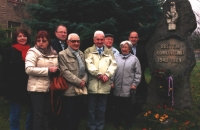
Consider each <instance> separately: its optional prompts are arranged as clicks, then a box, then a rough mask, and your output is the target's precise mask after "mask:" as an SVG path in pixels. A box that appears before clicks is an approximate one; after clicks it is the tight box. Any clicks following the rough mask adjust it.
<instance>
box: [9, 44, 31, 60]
mask: <svg viewBox="0 0 200 130" xmlns="http://www.w3.org/2000/svg"><path fill="white" fill-rule="evenodd" d="M12 47H13V48H15V49H17V50H18V51H21V53H22V60H24V61H25V57H26V53H27V51H28V49H29V48H30V46H29V45H22V44H18V43H17V44H14V45H12Z"/></svg>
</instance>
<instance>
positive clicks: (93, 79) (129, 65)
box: [2, 25, 147, 130]
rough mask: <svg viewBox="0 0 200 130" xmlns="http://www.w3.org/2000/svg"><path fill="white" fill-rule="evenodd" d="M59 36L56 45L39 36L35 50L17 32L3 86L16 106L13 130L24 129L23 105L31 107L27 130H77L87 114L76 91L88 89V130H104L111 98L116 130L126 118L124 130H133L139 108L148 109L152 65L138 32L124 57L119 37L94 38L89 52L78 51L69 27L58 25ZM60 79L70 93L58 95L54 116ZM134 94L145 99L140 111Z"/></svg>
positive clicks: (22, 32)
mask: <svg viewBox="0 0 200 130" xmlns="http://www.w3.org/2000/svg"><path fill="white" fill-rule="evenodd" d="M55 36H56V39H54V40H51V38H50V34H49V33H48V32H47V31H45V30H40V31H39V32H38V33H37V34H36V37H35V45H34V47H32V48H30V45H29V44H30V37H29V34H28V32H27V31H26V30H25V29H17V30H16V32H15V33H14V35H13V42H12V47H11V48H9V49H7V50H5V51H4V55H3V56H2V68H3V71H2V75H4V76H3V80H2V81H3V86H5V88H6V89H5V90H6V91H5V93H4V97H5V98H7V99H9V100H10V103H11V105H10V129H11V130H19V129H20V108H21V104H22V103H27V104H28V106H29V108H30V111H29V113H28V117H27V122H26V130H53V129H57V130H78V126H79V122H80V115H81V114H82V113H85V112H84V111H83V110H84V109H83V108H82V106H81V104H82V102H83V99H84V98H83V96H81V95H79V94H77V92H76V91H75V88H79V89H81V88H83V87H85V86H86V88H87V91H88V95H87V98H88V100H87V103H88V116H87V122H88V123H87V129H89V130H103V128H104V125H105V111H106V107H107V106H109V104H108V103H109V102H110V101H109V100H111V99H109V97H110V96H111V97H112V100H113V101H111V102H113V103H112V106H111V108H113V111H114V112H115V114H114V118H112V119H113V125H114V127H119V126H120V125H121V124H120V123H121V117H125V118H124V120H125V129H127V130H128V129H130V128H131V127H132V124H133V120H132V118H133V116H134V113H135V114H136V113H137V112H139V111H140V110H141V104H142V103H140V102H143V103H144V102H145V98H146V96H147V86H146V82H145V78H144V71H145V68H146V67H147V59H145V58H146V53H145V49H144V48H143V47H140V45H139V44H137V42H138V40H139V37H138V34H137V32H135V31H133V32H131V33H130V36H129V38H128V40H126V41H122V42H121V43H120V52H121V53H119V51H118V50H117V49H116V48H114V47H113V42H114V35H112V34H104V32H103V31H100V30H98V31H95V32H94V37H93V42H94V45H93V46H92V47H89V48H87V49H86V50H85V51H84V52H82V51H81V50H79V48H80V41H81V40H80V37H79V35H78V34H76V33H71V34H69V35H68V37H67V28H66V26H64V25H58V26H57V27H56V29H55ZM6 75H8V76H6ZM60 75H62V76H63V77H64V79H65V80H66V81H67V83H68V89H67V90H65V91H61V92H56V93H55V96H61V99H62V109H61V112H60V114H59V115H57V116H55V115H53V114H52V112H51V99H50V81H51V80H52V78H53V77H58V76H60ZM111 89H112V93H110V92H111ZM130 90H136V95H138V97H142V98H141V100H140V101H139V103H138V105H135V107H138V108H136V109H135V108H134V109H133V108H132V107H131V106H132V105H131V98H130ZM107 100H108V102H107ZM133 111H136V112H133Z"/></svg>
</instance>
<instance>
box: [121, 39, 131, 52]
mask: <svg viewBox="0 0 200 130" xmlns="http://www.w3.org/2000/svg"><path fill="white" fill-rule="evenodd" d="M124 44H128V47H129V49H130V50H131V48H132V47H133V44H132V43H131V42H130V41H128V40H126V41H122V42H121V43H120V48H122V46H123V45H124Z"/></svg>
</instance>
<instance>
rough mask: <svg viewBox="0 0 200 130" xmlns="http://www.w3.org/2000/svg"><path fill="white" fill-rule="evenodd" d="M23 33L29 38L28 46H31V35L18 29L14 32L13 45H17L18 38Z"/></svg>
mask: <svg viewBox="0 0 200 130" xmlns="http://www.w3.org/2000/svg"><path fill="white" fill-rule="evenodd" d="M20 33H22V34H24V35H25V36H26V37H27V42H26V44H30V42H31V39H30V35H29V33H28V31H26V30H25V29H23V28H18V29H17V30H16V31H15V32H13V37H12V44H17V36H18V35H19V34H20Z"/></svg>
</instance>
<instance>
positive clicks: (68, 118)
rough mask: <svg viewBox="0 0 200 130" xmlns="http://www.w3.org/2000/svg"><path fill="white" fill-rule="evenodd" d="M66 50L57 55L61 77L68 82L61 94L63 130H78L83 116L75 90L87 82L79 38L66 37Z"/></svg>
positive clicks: (81, 100) (80, 98)
mask: <svg viewBox="0 0 200 130" xmlns="http://www.w3.org/2000/svg"><path fill="white" fill-rule="evenodd" d="M67 43H68V48H67V49H65V50H63V51H61V52H60V53H59V66H60V69H61V72H62V74H63V77H64V78H65V79H66V80H67V82H68V85H69V87H68V89H67V90H66V91H64V93H63V98H62V99H63V100H62V103H63V115H64V116H65V120H64V124H63V125H64V129H63V130H78V125H79V121H80V115H81V114H83V111H82V110H83V107H82V106H81V105H82V102H83V97H82V96H78V94H77V93H76V91H75V88H80V89H82V88H83V87H84V86H85V85H86V82H87V72H86V71H85V70H86V69H85V68H86V67H85V59H84V54H83V52H82V51H80V50H79V47H80V38H79V36H78V35H77V34H76V33H71V34H69V36H68V40H67Z"/></svg>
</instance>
